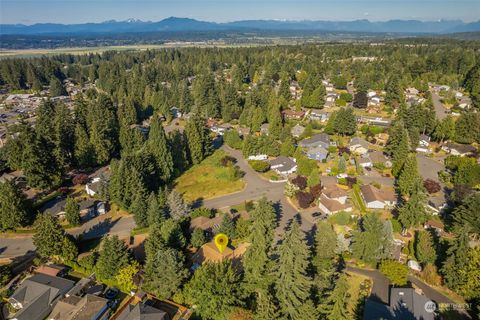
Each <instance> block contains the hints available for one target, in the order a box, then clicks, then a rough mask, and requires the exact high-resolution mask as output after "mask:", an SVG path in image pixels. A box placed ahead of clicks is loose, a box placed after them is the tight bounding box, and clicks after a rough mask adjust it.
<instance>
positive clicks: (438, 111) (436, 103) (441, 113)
mask: <svg viewBox="0 0 480 320" xmlns="http://www.w3.org/2000/svg"><path fill="white" fill-rule="evenodd" d="M430 92H431V93H432V102H433V107H434V109H435V115H436V117H437V119H439V120H443V119H445V118H446V117H447V116H448V114H447V112H446V108H445V106H444V105H443V103H442V102H441V101H440V96H439V95H438V94H437V93H436V92H435V91H434V90H430Z"/></svg>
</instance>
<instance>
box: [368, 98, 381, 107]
mask: <svg viewBox="0 0 480 320" xmlns="http://www.w3.org/2000/svg"><path fill="white" fill-rule="evenodd" d="M368 105H369V106H378V105H380V97H379V96H373V97H371V98H369V99H368Z"/></svg>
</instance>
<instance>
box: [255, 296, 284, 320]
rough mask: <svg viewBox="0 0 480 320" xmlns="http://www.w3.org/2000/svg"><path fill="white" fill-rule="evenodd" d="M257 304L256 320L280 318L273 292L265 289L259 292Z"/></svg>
mask: <svg viewBox="0 0 480 320" xmlns="http://www.w3.org/2000/svg"><path fill="white" fill-rule="evenodd" d="M256 302H257V305H256V308H255V319H256V320H271V319H278V318H279V314H278V307H277V306H276V305H275V303H274V301H273V297H272V295H271V293H270V292H269V291H267V290H263V291H261V292H259V293H258V294H257V299H256Z"/></svg>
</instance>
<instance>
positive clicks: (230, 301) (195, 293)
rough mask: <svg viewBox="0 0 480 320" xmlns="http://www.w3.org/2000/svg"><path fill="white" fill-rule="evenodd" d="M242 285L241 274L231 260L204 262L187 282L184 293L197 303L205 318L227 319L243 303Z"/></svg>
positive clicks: (192, 303)
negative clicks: (240, 287)
mask: <svg viewBox="0 0 480 320" xmlns="http://www.w3.org/2000/svg"><path fill="white" fill-rule="evenodd" d="M206 284H208V285H206ZM239 284H240V276H239V274H238V273H237V272H236V271H235V269H234V268H233V267H232V263H231V262H230V260H226V261H223V262H219V263H204V264H203V265H202V266H201V267H200V268H198V269H197V270H196V271H195V273H194V275H193V277H192V279H191V280H190V281H189V282H188V283H187V284H186V285H185V289H184V291H183V293H184V296H185V301H186V302H187V303H188V304H190V305H196V306H197V309H196V311H197V312H198V313H199V315H200V316H201V317H202V318H205V319H213V320H224V319H226V316H227V315H228V314H229V313H230V312H231V311H233V309H234V307H236V306H241V305H242V302H241V300H240V291H239Z"/></svg>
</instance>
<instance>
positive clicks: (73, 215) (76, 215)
mask: <svg viewBox="0 0 480 320" xmlns="http://www.w3.org/2000/svg"><path fill="white" fill-rule="evenodd" d="M65 218H66V219H67V221H68V223H69V224H70V225H71V226H78V225H79V224H80V206H79V205H78V203H77V201H75V199H74V198H72V197H67V201H66V203H65Z"/></svg>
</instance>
